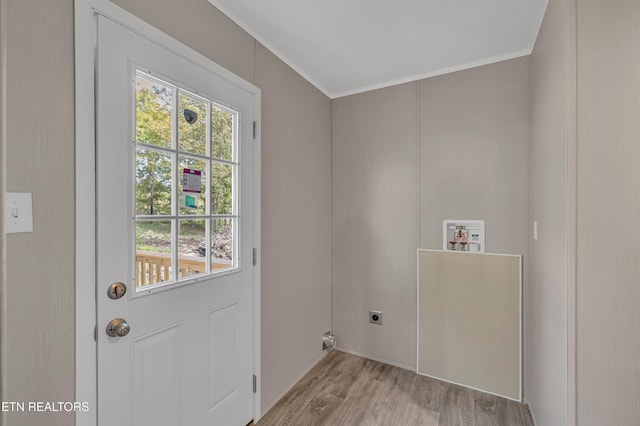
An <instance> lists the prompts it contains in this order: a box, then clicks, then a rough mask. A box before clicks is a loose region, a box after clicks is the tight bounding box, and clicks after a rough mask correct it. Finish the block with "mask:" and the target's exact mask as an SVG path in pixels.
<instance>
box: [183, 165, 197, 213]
mask: <svg viewBox="0 0 640 426" xmlns="http://www.w3.org/2000/svg"><path fill="white" fill-rule="evenodd" d="M201 193H202V171H201V170H194V169H187V168H185V169H183V171H182V197H181V198H182V207H185V208H188V209H197V208H198V200H199V199H200V194H201Z"/></svg>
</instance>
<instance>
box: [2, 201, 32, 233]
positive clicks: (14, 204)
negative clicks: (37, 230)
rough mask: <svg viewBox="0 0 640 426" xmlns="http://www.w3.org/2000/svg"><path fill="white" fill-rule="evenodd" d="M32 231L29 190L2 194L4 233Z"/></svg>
mask: <svg viewBox="0 0 640 426" xmlns="http://www.w3.org/2000/svg"><path fill="white" fill-rule="evenodd" d="M21 232H33V212H32V201H31V193H30V192H6V193H5V194H4V233H5V234H17V233H21Z"/></svg>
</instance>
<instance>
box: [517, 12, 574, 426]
mask: <svg viewBox="0 0 640 426" xmlns="http://www.w3.org/2000/svg"><path fill="white" fill-rule="evenodd" d="M567 49H568V46H567V2H566V0H551V1H550V2H549V5H548V7H547V11H546V15H545V18H544V21H543V24H542V27H541V29H540V33H539V35H538V39H537V42H536V46H535V49H534V51H533V54H532V56H531V182H530V187H529V189H530V194H529V195H530V205H529V218H530V222H529V230H530V231H531V229H532V223H533V221H534V220H535V221H537V222H538V239H537V241H536V240H534V239H533V238H530V258H529V287H528V292H527V293H526V296H525V300H526V303H527V307H528V310H527V311H528V315H527V317H526V320H527V321H526V322H525V326H526V337H527V338H526V340H525V342H526V348H527V350H526V353H527V361H528V362H527V364H526V379H527V380H525V385H526V389H525V393H526V395H527V402H528V403H529V405H530V406H531V410H532V412H533V415H534V416H535V419H536V421H537V423H538V424H540V425H563V424H566V421H567V374H568V371H567V343H568V340H567V339H568V337H567V302H568V300H567V290H568V289H567V262H568V258H567V238H568V235H567V184H568V182H567V173H568V171H567V130H568V128H567V126H568V117H567V103H568V101H567V64H566V62H567V55H568V52H567Z"/></svg>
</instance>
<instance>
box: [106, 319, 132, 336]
mask: <svg viewBox="0 0 640 426" xmlns="http://www.w3.org/2000/svg"><path fill="white" fill-rule="evenodd" d="M129 330H131V327H129V324H127V321H126V320H124V319H122V318H116V319H114V320H111V322H110V323H109V324H107V334H108V335H109V336H111V337H124V336H126V335H127V334H129Z"/></svg>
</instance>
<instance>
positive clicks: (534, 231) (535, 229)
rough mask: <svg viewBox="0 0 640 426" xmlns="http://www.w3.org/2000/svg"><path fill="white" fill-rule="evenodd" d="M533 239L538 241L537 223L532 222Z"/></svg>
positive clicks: (535, 221)
mask: <svg viewBox="0 0 640 426" xmlns="http://www.w3.org/2000/svg"><path fill="white" fill-rule="evenodd" d="M533 239H534V240H536V241H538V221H537V220H534V221H533Z"/></svg>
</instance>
